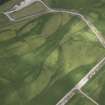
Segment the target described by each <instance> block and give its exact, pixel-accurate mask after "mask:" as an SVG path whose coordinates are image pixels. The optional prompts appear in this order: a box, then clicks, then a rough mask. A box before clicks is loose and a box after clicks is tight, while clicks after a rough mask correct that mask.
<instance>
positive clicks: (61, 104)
mask: <svg viewBox="0 0 105 105" xmlns="http://www.w3.org/2000/svg"><path fill="white" fill-rule="evenodd" d="M28 2H29V0H28ZM35 2H40V3H42V4H43V5H44V6H45V7H46V8H47V10H48V12H46V13H42V15H43V14H47V13H68V14H71V15H73V16H78V17H80V18H81V19H82V20H83V21H84V22H85V23H86V24H87V26H88V27H89V28H90V29H91V31H92V32H93V33H94V34H95V35H96V37H97V39H98V40H99V42H100V43H101V44H102V45H103V47H104V48H105V39H104V37H103V35H102V34H101V32H99V31H98V30H97V28H96V27H95V26H94V25H93V24H92V23H91V22H90V21H89V20H88V19H86V18H85V17H84V16H83V15H82V14H80V13H78V12H74V11H67V10H64V9H62V10H60V9H52V8H50V7H49V6H47V5H46V4H45V3H44V2H43V1H42V0H30V3H28V5H30V4H32V3H35ZM28 5H26V6H28ZM26 6H23V7H22V6H20V8H19V7H18V8H17V9H15V10H11V11H7V12H5V13H4V14H5V15H6V16H7V17H8V18H9V19H10V21H16V20H15V19H14V18H12V17H11V16H10V14H11V13H13V12H15V11H18V10H21V9H23V8H24V7H26ZM40 15H41V14H35V15H32V16H27V17H25V18H24V19H26V18H29V17H33V16H40ZM24 19H23V20H24ZM104 65H105V57H104V58H103V59H102V60H101V61H100V62H99V63H98V64H96V65H95V66H94V67H93V68H92V69H91V70H90V71H89V72H88V73H87V74H86V75H85V76H84V77H83V78H82V79H81V80H80V81H79V82H78V83H77V84H76V85H75V86H74V88H72V90H70V91H69V92H68V93H67V94H66V95H65V96H64V97H63V98H62V99H61V100H60V101H59V102H58V103H57V104H56V105H65V104H66V103H67V102H68V101H69V100H70V99H71V98H72V97H73V96H74V95H75V94H76V92H77V91H78V90H81V89H82V87H83V86H84V85H85V84H86V83H87V82H88V81H89V80H90V79H91V78H92V77H93V76H94V75H95V74H96V73H97V72H99V71H100V70H101V68H102V67H103V66H104Z"/></svg>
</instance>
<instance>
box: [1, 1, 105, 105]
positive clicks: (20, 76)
mask: <svg viewBox="0 0 105 105" xmlns="http://www.w3.org/2000/svg"><path fill="white" fill-rule="evenodd" d="M13 1H14V0H11V1H9V2H8V3H10V6H11V5H13V3H15V2H17V1H14V2H13ZM57 1H58V2H59V3H60V4H61V3H62V5H64V6H65V5H66V2H67V0H65V3H64V4H63V1H61V2H60V0H57ZM71 1H72V0H71ZM46 2H47V1H46ZM8 3H5V4H4V5H2V6H1V7H0V11H2V12H3V11H4V10H5V7H6V6H7V5H8ZM50 3H52V2H51V1H49V2H48V4H49V5H50ZM52 5H53V3H52ZM68 5H69V0H68ZM56 6H57V5H56ZM58 7H59V6H58ZM6 8H7V7H6ZM2 12H1V14H0V104H1V105H55V104H56V103H57V102H58V101H59V100H60V99H61V98H62V97H63V96H64V95H65V94H66V93H67V92H68V91H70V89H72V88H73V86H74V85H75V84H76V83H77V82H78V81H79V80H80V79H81V78H82V77H83V76H84V75H85V74H86V73H87V72H88V71H89V70H90V69H91V68H92V67H93V66H94V65H95V64H96V63H97V62H99V61H100V60H101V59H102V58H103V57H104V56H105V49H104V48H103V46H102V45H101V44H100V43H99V42H98V40H97V38H96V36H95V34H93V33H92V32H91V31H90V29H89V28H88V27H87V25H86V24H85V23H84V22H83V21H82V20H81V19H80V18H78V17H76V16H71V15H69V14H66V13H58V14H57V13H49V14H46V15H43V16H40V17H37V18H32V19H27V20H24V21H21V22H10V21H9V20H8V19H7V18H6V17H5V16H4V15H3V14H2ZM103 69H104V68H103ZM100 75H102V76H98V77H101V78H103V79H100V80H102V85H103V84H104V76H103V75H104V74H103V73H102V74H101V73H100ZM92 84H93V85H92V86H93V88H90V87H89V88H87V87H88V86H86V89H84V90H85V91H86V92H88V91H89V93H88V94H92V95H94V86H95V85H96V84H95V83H92ZM87 85H89V83H88V84H87ZM89 86H90V85H89ZM100 86H101V85H99V87H100ZM90 90H91V92H90ZM92 90H93V91H92ZM100 91H102V92H103V91H104V87H103V86H101V87H100ZM103 93H104V92H103ZM97 94H98V93H97ZM100 94H101V93H100ZM92 95H91V96H92ZM78 97H80V98H78ZM74 98H75V99H74ZM74 98H73V99H74V101H73V100H72V101H73V102H72V103H73V104H72V103H71V104H70V105H77V104H76V103H77V102H78V101H81V102H82V100H83V103H80V105H93V104H92V103H91V102H90V101H88V100H87V99H85V98H83V97H82V98H81V96H80V95H79V96H77V97H74ZM97 100H98V101H99V102H102V101H101V99H100V98H98V99H97ZM102 100H103V99H102ZM103 103H105V102H104V100H103ZM103 103H100V104H102V105H103ZM68 105H69V103H68Z"/></svg>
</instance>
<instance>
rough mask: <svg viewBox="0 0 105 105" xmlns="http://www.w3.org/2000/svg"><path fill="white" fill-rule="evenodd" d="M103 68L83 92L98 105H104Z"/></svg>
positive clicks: (104, 84)
mask: <svg viewBox="0 0 105 105" xmlns="http://www.w3.org/2000/svg"><path fill="white" fill-rule="evenodd" d="M104 75H105V67H103V69H102V70H101V71H100V73H98V74H97V75H96V76H95V77H94V78H93V79H92V80H91V81H90V82H89V83H88V84H86V86H85V87H84V88H83V91H84V92H86V93H87V94H88V95H89V96H91V97H92V98H93V99H94V100H96V101H97V102H98V103H99V104H100V105H104V104H105V100H104V97H105V92H104V89H105V77H104Z"/></svg>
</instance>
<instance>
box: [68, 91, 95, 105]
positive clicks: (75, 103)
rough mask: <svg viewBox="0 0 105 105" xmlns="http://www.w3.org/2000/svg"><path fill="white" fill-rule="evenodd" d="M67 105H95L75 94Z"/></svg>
mask: <svg viewBox="0 0 105 105" xmlns="http://www.w3.org/2000/svg"><path fill="white" fill-rule="evenodd" d="M67 105H95V104H94V103H92V102H91V101H90V100H88V99H87V98H86V97H84V96H83V95H81V94H79V93H77V94H76V95H75V96H74V97H73V99H72V100H71V101H70V102H68V104H67Z"/></svg>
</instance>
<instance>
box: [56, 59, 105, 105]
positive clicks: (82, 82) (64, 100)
mask: <svg viewBox="0 0 105 105" xmlns="http://www.w3.org/2000/svg"><path fill="white" fill-rule="evenodd" d="M104 65H105V57H104V58H103V59H102V60H101V61H100V62H99V63H98V64H96V65H95V66H94V67H93V68H92V69H91V70H90V71H89V72H88V73H87V74H86V75H85V76H84V77H83V78H82V79H81V80H80V81H79V82H78V83H77V84H76V85H75V86H74V88H72V90H70V91H69V92H68V93H67V94H66V95H65V96H64V97H63V98H62V99H61V100H60V101H59V102H58V103H57V104H56V105H65V104H66V103H67V102H68V101H70V99H71V98H72V97H73V96H74V95H75V94H76V92H77V90H81V89H82V87H83V86H85V84H86V83H87V82H88V81H89V80H90V79H91V78H92V77H93V76H94V75H96V73H97V72H99V71H100V70H101V68H102V67H103V66H104Z"/></svg>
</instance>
